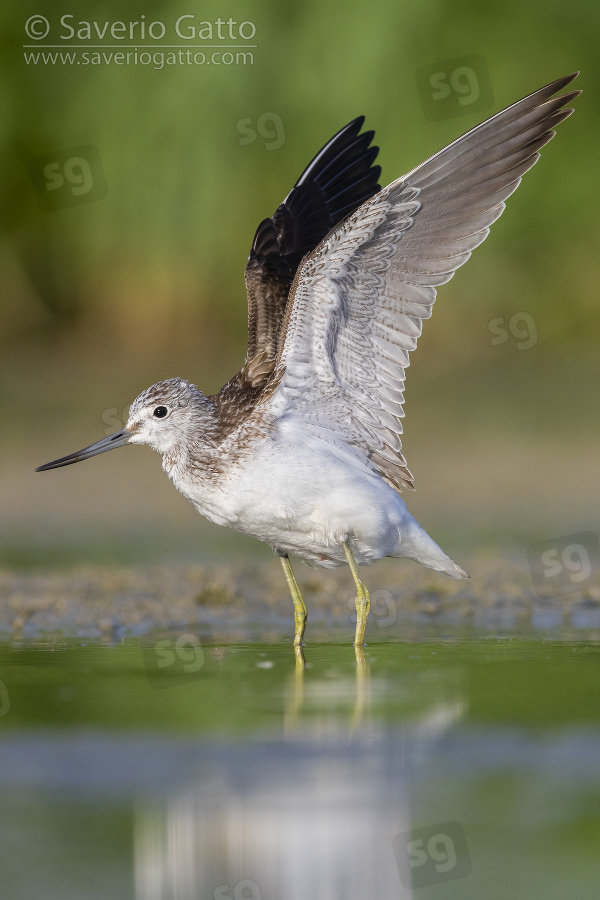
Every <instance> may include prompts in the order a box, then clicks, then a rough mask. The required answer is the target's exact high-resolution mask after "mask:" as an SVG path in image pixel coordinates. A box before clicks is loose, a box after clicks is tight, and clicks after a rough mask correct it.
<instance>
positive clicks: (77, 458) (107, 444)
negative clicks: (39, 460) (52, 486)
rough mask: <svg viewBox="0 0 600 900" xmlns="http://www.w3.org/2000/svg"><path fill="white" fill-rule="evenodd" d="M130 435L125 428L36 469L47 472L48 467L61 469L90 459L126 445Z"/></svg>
mask: <svg viewBox="0 0 600 900" xmlns="http://www.w3.org/2000/svg"><path fill="white" fill-rule="evenodd" d="M130 437H131V435H130V433H129V432H128V431H126V430H125V429H123V431H117V432H116V433H115V434H110V435H109V436H108V437H105V438H102V440H101V441H97V442H96V443H95V444H90V446H89V447H84V448H83V450H78V451H77V453H71V454H70V456H63V457H61V459H55V460H54V461H53V462H49V463H45V465H43V466H38V468H37V469H36V470H35V471H36V472H45V471H46V469H60V467H61V466H71V465H73V463H76V462H81V460H82V459H89V458H90V456H97V455H98V453H106V451H107V450H115V449H116V448H117V447H124V446H125V444H127V443H128V442H129V438H130Z"/></svg>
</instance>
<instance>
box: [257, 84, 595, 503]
mask: <svg viewBox="0 0 600 900" xmlns="http://www.w3.org/2000/svg"><path fill="white" fill-rule="evenodd" d="M575 77H576V76H575V75H571V76H567V77H565V78H561V79H559V80H558V81H555V82H553V83H552V84H550V85H548V86H547V87H545V88H542V89H541V90H539V91H537V92H535V93H534V94H531V95H530V96H528V97H526V98H525V99H523V100H521V101H519V102H518V103H515V104H513V105H512V106H510V107H508V108H507V109H505V110H504V111H503V112H500V113H498V114H497V115H495V116H493V117H492V118H491V119H488V120H487V121H486V122H484V123H483V124H481V125H479V126H478V127H477V128H474V129H473V130H471V131H469V132H467V134H465V135H463V136H462V137H461V138H459V139H458V140H456V141H454V142H453V143H452V144H450V145H449V146H447V147H446V148H444V149H443V150H441V151H440V152H439V153H437V154H436V155H435V156H433V157H431V158H430V159H428V160H427V161H426V162H424V163H423V164H422V165H420V166H419V167H418V168H416V169H414V170H412V171H411V172H409V173H408V174H407V175H405V176H403V177H402V178H399V179H398V180H397V181H394V182H392V184H390V185H388V187H386V188H384V189H383V190H382V191H380V192H379V193H377V194H375V195H374V196H373V197H371V198H370V199H369V200H367V201H366V202H365V203H363V204H362V205H361V206H360V207H359V208H358V209H357V210H355V211H354V212H353V213H352V214H351V215H350V216H349V217H348V218H347V219H345V220H344V221H343V222H341V224H339V225H337V226H336V227H335V228H334V229H333V231H331V232H330V234H329V235H328V236H327V237H326V238H325V239H324V240H322V241H321V243H320V244H319V245H318V246H317V247H316V249H315V250H314V251H312V252H311V253H310V254H309V255H308V256H306V257H305V259H304V261H303V262H302V263H301V265H300V267H299V269H298V272H297V274H296V278H295V280H294V283H293V285H292V288H291V291H290V298H289V301H288V305H287V309H286V314H285V319H284V322H283V326H282V329H281V333H280V338H279V347H278V356H277V361H276V372H275V380H276V386H274V387H273V389H272V390H270V391H269V392H268V396H267V395H265V401H266V403H265V405H266V406H267V407H268V408H269V410H270V412H271V413H272V414H273V415H274V416H275V417H276V418H277V416H280V415H283V414H284V413H285V414H286V416H287V417H288V418H289V417H293V419H294V420H297V421H300V422H301V423H302V424H303V425H306V426H307V427H310V426H312V427H313V428H314V429H316V430H321V429H326V430H327V431H328V433H329V435H330V439H331V438H332V437H333V438H334V439H335V436H336V435H337V439H338V440H342V441H343V443H344V444H346V445H350V446H351V447H354V448H355V449H356V451H358V452H359V453H360V454H362V455H363V456H364V457H366V458H367V459H368V460H369V461H370V462H369V465H370V466H371V467H372V468H373V469H375V470H376V471H378V472H379V473H380V474H381V475H382V476H383V477H384V478H385V479H386V480H387V481H388V482H389V483H390V484H391V485H392V486H393V487H395V488H396V489H397V490H400V489H401V488H402V487H409V488H413V487H414V483H413V478H412V475H411V473H410V471H409V470H408V467H407V465H406V461H405V459H404V457H403V455H402V442H401V438H400V435H401V433H402V423H401V418H402V416H403V415H404V412H403V403H404V396H403V390H404V379H405V370H406V367H407V366H408V365H409V353H410V351H411V350H414V349H415V347H416V345H417V339H418V337H419V335H420V334H421V328H422V322H423V319H427V318H429V316H430V315H431V309H432V306H433V303H434V301H435V297H436V288H437V286H438V285H440V284H444V283H445V282H446V281H449V280H450V278H452V276H453V274H454V272H455V270H456V269H457V268H458V266H461V265H463V263H465V262H466V261H467V259H468V258H469V256H470V255H471V251H472V250H473V249H474V248H475V247H477V246H478V244H480V243H481V242H482V241H483V240H484V239H485V237H486V236H487V234H488V231H489V228H490V225H491V224H492V223H493V222H494V221H495V220H496V219H497V218H498V216H499V215H500V214H501V213H502V211H503V209H504V201H505V200H506V198H507V197H509V196H510V194H512V193H513V191H514V190H516V188H517V187H518V185H519V183H520V180H521V176H522V175H523V174H524V173H525V172H526V171H527V170H528V169H530V168H531V167H532V166H533V165H534V164H535V162H536V161H537V159H538V158H539V152H538V151H539V150H540V148H541V147H542V146H543V145H544V144H546V143H547V142H548V141H549V140H551V138H552V137H554V131H552V128H553V127H554V126H556V125H557V124H558V123H559V122H561V121H562V120H563V119H565V118H566V117H567V116H568V115H570V114H571V112H572V110H571V109H564V108H563V107H564V105H565V104H566V103H568V102H569V101H570V100H572V99H573V98H574V97H575V96H577V94H578V93H579V91H574V92H570V93H568V94H563V95H559V96H554V95H555V94H556V93H557V91H559V90H561V89H562V88H563V87H564V86H565V85H567V84H568V83H569V82H570V81H572V80H573V78H575ZM263 408H264V407H263Z"/></svg>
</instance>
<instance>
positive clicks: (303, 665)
mask: <svg viewBox="0 0 600 900" xmlns="http://www.w3.org/2000/svg"><path fill="white" fill-rule="evenodd" d="M0 873H1V876H0V883H1V889H0V896H2V897H3V898H7V900H37V898H40V900H41V898H44V900H96V898H97V900H106V898H111V900H120V898H128V900H130V898H133V900H305V898H307V900H308V898H311V900H315V898H318V900H329V898H332V900H334V898H335V900H337V898H344V900H354V898H356V900H359V898H360V900H366V898H383V900H387V898H410V897H415V898H427V900H428V898H430V897H431V898H438V900H446V898H461V900H470V898H477V900H481V898H482V897H486V898H490V900H495V898H498V900H506V898H511V900H520V898H524V900H525V898H527V900H536V898H540V900H542V898H543V900H555V898H556V900H564V897H565V896H571V897H576V898H577V900H587V898H597V897H598V884H599V882H600V636H599V635H597V634H596V633H592V632H585V633H580V634H572V633H571V634H570V635H569V637H568V638H566V637H565V639H563V640H556V639H553V640H541V639H540V637H539V635H532V636H531V637H529V638H523V637H510V636H506V635H504V636H502V637H499V636H497V635H495V636H486V637H485V638H481V637H480V636H479V637H476V636H473V635H469V634H466V633H464V632H463V633H459V632H457V633H445V634H443V635H431V634H426V633H424V634H423V635H421V636H420V637H419V636H416V637H415V638H414V639H413V640H412V641H411V642H406V643H401V642H388V643H379V644H378V643H370V644H369V645H368V646H367V647H366V648H365V652H364V658H362V657H360V655H359V657H358V658H356V657H355V653H354V650H353V649H352V648H351V647H349V646H347V645H341V644H335V645H334V644H319V643H314V644H310V645H308V646H307V647H306V648H305V660H304V661H302V660H301V659H299V658H296V656H295V655H294V652H293V650H292V649H291V648H290V647H289V646H287V645H285V646H284V645H281V644H268V645H265V644H238V645H225V646H224V645H218V646H215V645H213V644H212V643H211V642H210V636H209V635H207V634H202V635H201V636H198V635H187V636H186V634H185V632H179V633H171V634H166V635H165V634H163V635H156V636H154V637H152V638H145V639H144V640H143V642H141V643H140V642H139V641H137V640H130V641H125V642H123V643H119V644H116V645H108V644H100V643H87V644H81V642H79V643H68V644H67V643H64V642H63V643H61V642H52V643H46V644H36V645H31V644H29V645H22V646H16V645H14V644H12V645H11V644H3V645H2V646H1V647H0Z"/></svg>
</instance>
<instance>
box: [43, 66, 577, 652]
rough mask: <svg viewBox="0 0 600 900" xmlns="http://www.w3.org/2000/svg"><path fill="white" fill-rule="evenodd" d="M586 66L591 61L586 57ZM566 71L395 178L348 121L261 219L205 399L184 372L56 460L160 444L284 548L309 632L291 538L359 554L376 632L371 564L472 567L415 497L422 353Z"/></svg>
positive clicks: (206, 507)
mask: <svg viewBox="0 0 600 900" xmlns="http://www.w3.org/2000/svg"><path fill="white" fill-rule="evenodd" d="M576 74H577V73H576ZM576 74H575V75H568V76H566V77H564V78H560V79H558V80H557V81H554V82H553V83H552V84H549V85H547V87H544V88H541V90H539V91H536V92H535V93H533V94H531V95H529V96H528V97H525V98H524V99H523V100H520V101H519V102H518V103H514V104H513V105H512V106H509V107H508V108H507V109H505V110H504V111H503V112H500V113H498V114H497V115H495V116H492V117H491V118H490V119H488V120H487V121H485V122H483V124H481V125H479V126H477V127H476V128H473V129H472V130H471V131H469V132H467V133H466V134H465V135H463V136H462V137H460V138H458V139H457V140H455V141H454V142H453V143H451V144H449V145H448V146H447V147H445V148H444V149H443V150H441V151H440V152H439V153H436V155H435V156H432V157H431V158H430V159H428V160H426V162H424V163H422V165H420V166H418V167H417V168H416V169H413V170H412V171H410V172H409V173H408V174H407V175H403V176H402V177H401V178H398V179H397V180H396V181H393V182H392V183H391V184H389V185H388V186H387V187H385V188H383V189H381V187H380V185H379V184H378V183H377V182H378V179H379V175H380V172H381V170H380V168H379V166H376V165H374V160H375V157H376V156H377V153H378V148H377V147H374V146H370V144H371V141H372V140H373V136H374V132H372V131H366V132H364V133H362V134H361V133H360V130H361V128H362V125H363V121H364V119H363V117H361V118H358V119H355V120H354V121H353V122H350V124H349V125H347V126H346V127H345V128H343V129H342V130H341V131H339V132H338V133H337V134H336V135H335V136H334V137H332V138H331V140H330V141H329V142H328V143H327V144H326V145H325V146H324V147H323V149H322V150H321V151H320V152H319V153H318V154H317V155H316V156H315V158H314V159H313V161H312V162H311V163H310V165H309V166H308V168H307V169H305V171H304V172H303V174H302V175H301V177H300V178H299V179H298V181H297V182H296V184H295V186H294V187H293V189H292V191H291V192H290V193H289V194H288V196H287V197H286V199H285V200H284V201H283V203H282V204H281V205H280V206H279V207H278V209H277V210H276V212H275V214H274V215H273V218H272V219H265V220H264V221H263V222H261V223H260V225H259V226H258V229H257V231H256V235H255V237H254V241H253V244H252V249H251V252H250V257H249V260H248V264H247V266H246V289H247V294H248V352H247V356H246V361H245V363H244V365H243V367H242V368H241V370H240V371H239V372H238V373H237V375H235V376H234V377H233V378H232V379H231V381H229V382H228V383H227V384H226V385H225V386H224V387H223V388H222V389H221V391H220V392H219V393H218V394H215V395H214V396H210V397H206V396H205V395H204V394H202V393H201V392H200V391H199V390H198V389H197V388H196V387H195V386H194V385H193V384H190V383H188V382H187V381H184V380H182V379H181V378H171V379H168V380H166V381H161V382H159V383H158V384H155V385H153V386H152V387H150V388H148V389H147V390H145V391H143V393H141V394H140V395H139V397H137V398H136V399H135V400H134V402H133V404H132V406H131V410H130V414H129V419H128V422H127V425H126V426H125V428H124V429H123V430H122V431H119V432H117V433H116V434H113V435H111V436H110V437H106V438H104V439H103V440H101V441H98V442H97V443H96V444H92V445H91V446H90V447H86V448H85V449H83V450H80V451H79V452H78V453H73V454H71V455H70V456H65V457H63V458H62V459H57V460H55V461H54V462H51V463H47V464H46V465H44V466H40V468H39V469H37V470H36V471H38V472H39V471H43V470H45V469H53V468H58V467H60V466H67V465H70V464H71V463H76V462H79V461H80V460H83V459H88V458H89V457H91V456H95V455H96V454H98V453H104V452H105V451H106V450H112V449H113V448H115V447H122V446H124V445H125V444H148V445H149V446H150V447H152V448H153V449H154V450H157V451H158V452H159V453H161V454H162V464H163V469H164V470H165V472H166V473H167V475H168V476H169V478H170V479H171V480H172V481H173V484H174V485H175V487H176V488H177V489H178V490H179V491H181V493H182V494H183V495H184V497H187V499H188V500H190V502H191V503H193V505H194V506H195V507H196V509H197V510H198V512H200V513H202V514H203V515H204V516H206V517H207V518H208V519H210V520H211V521H212V522H216V523H217V524H219V525H227V526H229V527H230V528H235V529H237V530H238V531H243V532H245V533H247V534H251V535H254V536H255V537H257V538H258V539H259V540H262V541H266V542H267V543H269V544H270V545H271V546H272V547H273V548H274V550H275V551H276V552H277V554H278V555H279V557H280V558H281V563H282V565H283V569H284V572H285V577H286V579H287V582H288V585H289V588H290V591H291V594H292V599H293V603H294V609H295V613H294V620H295V635H294V645H295V646H296V647H300V646H301V645H302V638H303V635H304V629H305V625H306V617H307V616H306V607H305V605H304V601H303V599H302V596H301V593H300V590H299V588H298V584H297V582H296V578H295V576H294V573H293V571H292V567H291V564H290V560H289V556H288V554H290V553H292V554H295V555H296V556H299V557H300V558H301V559H303V560H305V561H307V562H309V563H311V564H313V565H317V566H325V567H332V566H339V565H342V564H343V563H345V562H347V563H348V565H349V566H350V570H351V572H352V575H353V577H354V581H355V583H356V589H357V597H356V611H357V622H356V634H355V646H357V647H359V646H360V647H362V645H363V640H364V632H365V625H366V620H367V615H368V612H369V606H370V600H369V593H368V591H367V589H366V587H365V585H364V584H363V581H362V578H361V576H360V573H359V568H358V567H359V565H368V564H369V563H372V562H373V561H374V560H376V559H380V558H381V557H383V556H393V557H401V556H405V557H408V558H409V559H414V560H416V561H417V562H420V563H423V564H424V565H426V566H429V567H430V568H432V569H435V570H436V571H438V572H445V573H446V574H447V575H450V576H451V577H452V578H464V577H468V576H467V575H466V573H465V572H464V571H463V570H462V569H461V568H460V567H459V566H458V565H457V564H456V563H455V562H453V561H452V560H451V559H450V557H449V556H447V555H446V554H445V553H444V552H443V550H441V549H440V547H438V545H437V544H436V543H435V542H434V541H433V540H432V539H431V538H430V537H429V535H428V534H427V533H426V532H425V531H424V530H423V528H421V526H420V525H419V524H418V522H417V521H416V520H415V519H414V518H413V517H412V516H411V515H410V513H409V512H408V510H407V508H406V506H405V504H404V501H403V500H402V499H401V497H400V491H401V489H402V488H408V489H412V488H413V487H414V484H413V477H412V475H411V473H410V471H409V469H408V467H407V464H406V461H405V459H404V456H403V455H402V443H401V439H400V435H401V433H402V424H401V419H402V416H403V415H404V412H403V403H404V395H403V390H404V378H405V369H406V367H407V366H408V364H409V356H408V354H409V352H410V351H411V350H414V349H415V347H416V345H417V338H418V337H419V335H420V334H421V327H422V320H423V319H427V318H429V316H430V315H431V308H432V305H433V302H434V300H435V296H436V288H437V286H438V285H440V284H444V283H445V282H446V281H449V280H450V278H452V276H453V274H454V272H455V270H456V269H457V268H458V266H461V265H462V264H463V263H465V262H466V261H467V259H468V258H469V256H470V255H471V251H472V250H473V249H474V248H475V247H477V245H478V244H480V243H481V242H482V241H483V240H484V238H485V237H486V236H487V233H488V231H489V228H490V225H491V224H492V222H494V221H495V220H496V219H497V218H498V216H499V215H500V214H501V213H502V211H503V209H504V201H505V200H506V198H507V197H508V196H509V195H510V194H512V192H513V191H514V190H516V188H517V187H518V185H519V182H520V181H521V176H522V175H523V174H524V173H525V172H526V171H527V170H528V169H530V168H531V167H532V166H533V165H534V163H535V162H537V159H538V157H539V152H538V151H539V150H540V148H541V147H543V146H544V144H546V143H548V141H549V140H551V138H552V137H554V131H553V130H552V129H553V128H554V127H555V126H556V125H558V124H559V123H560V122H562V121H563V119H566V118H567V116H569V115H570V114H571V112H572V111H573V110H571V109H565V108H564V107H565V104H567V103H568V102H570V101H571V100H573V99H574V98H575V97H576V96H577V95H578V94H579V93H580V91H571V92H570V93H566V94H562V95H561V94H559V95H558V96H556V94H557V92H558V91H560V90H562V89H563V88H564V87H565V86H566V85H568V84H569V83H570V82H571V81H572V80H573V79H574V78H575V77H576Z"/></svg>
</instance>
